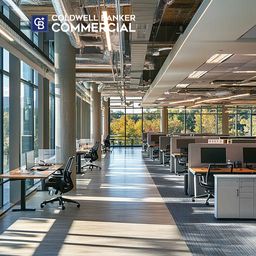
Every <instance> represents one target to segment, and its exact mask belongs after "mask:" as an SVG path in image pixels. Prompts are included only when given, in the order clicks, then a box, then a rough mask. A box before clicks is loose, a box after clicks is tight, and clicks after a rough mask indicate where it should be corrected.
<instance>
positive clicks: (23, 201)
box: [12, 180, 36, 212]
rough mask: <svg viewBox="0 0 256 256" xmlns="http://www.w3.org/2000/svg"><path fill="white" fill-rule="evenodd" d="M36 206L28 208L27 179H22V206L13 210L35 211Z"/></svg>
mask: <svg viewBox="0 0 256 256" xmlns="http://www.w3.org/2000/svg"><path fill="white" fill-rule="evenodd" d="M35 210H36V209H34V208H26V180H21V187H20V208H18V209H13V210H12V211H13V212H21V211H35Z"/></svg>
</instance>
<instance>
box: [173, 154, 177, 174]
mask: <svg viewBox="0 0 256 256" xmlns="http://www.w3.org/2000/svg"><path fill="white" fill-rule="evenodd" d="M174 173H175V174H177V157H174Z"/></svg>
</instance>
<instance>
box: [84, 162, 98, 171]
mask: <svg viewBox="0 0 256 256" xmlns="http://www.w3.org/2000/svg"><path fill="white" fill-rule="evenodd" d="M84 168H88V169H89V170H91V171H92V170H93V168H98V169H99V170H101V167H100V166H98V165H96V164H92V163H90V164H85V165H84V166H82V169H84Z"/></svg>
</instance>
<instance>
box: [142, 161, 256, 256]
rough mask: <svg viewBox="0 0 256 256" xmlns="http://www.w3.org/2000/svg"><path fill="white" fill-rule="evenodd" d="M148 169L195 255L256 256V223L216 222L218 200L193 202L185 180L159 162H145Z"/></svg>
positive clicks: (252, 221)
mask: <svg viewBox="0 0 256 256" xmlns="http://www.w3.org/2000/svg"><path fill="white" fill-rule="evenodd" d="M144 161H145V164H146V166H147V169H148V171H149V173H150V175H151V177H152V179H153V181H154V183H155V185H156V187H157V188H158V190H159V192H160V194H161V196H162V198H163V200H164V201H165V203H166V206H167V208H168V209H169V211H170V214H171V215H172V216H173V218H174V220H175V223H176V224H177V226H178V228H179V230H180V232H181V234H182V237H183V238H184V239H185V241H186V243H187V246H188V247H189V249H190V251H191V253H192V254H193V255H196V256H201V255H207V256H222V255H225V256H241V255H243V256H245V255H246V256H254V255H256V235H255V234H256V222H255V220H237V219H236V220H235V219H226V220H225V219H223V220H217V219H215V218H214V200H213V199H211V201H210V205H209V206H206V205H205V204H204V203H205V198H202V199H197V200H196V202H192V201H191V198H190V197H188V196H186V195H185V194H184V177H183V175H180V176H176V175H175V174H173V173H170V169H169V167H164V166H162V165H160V164H159V162H158V161H152V160H150V159H149V158H148V157H145V158H144Z"/></svg>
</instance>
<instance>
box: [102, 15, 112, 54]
mask: <svg viewBox="0 0 256 256" xmlns="http://www.w3.org/2000/svg"><path fill="white" fill-rule="evenodd" d="M102 18H103V22H104V27H105V33H106V40H107V46H108V51H109V52H111V51H112V46H111V40H110V32H109V25H108V13H107V11H102Z"/></svg>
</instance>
